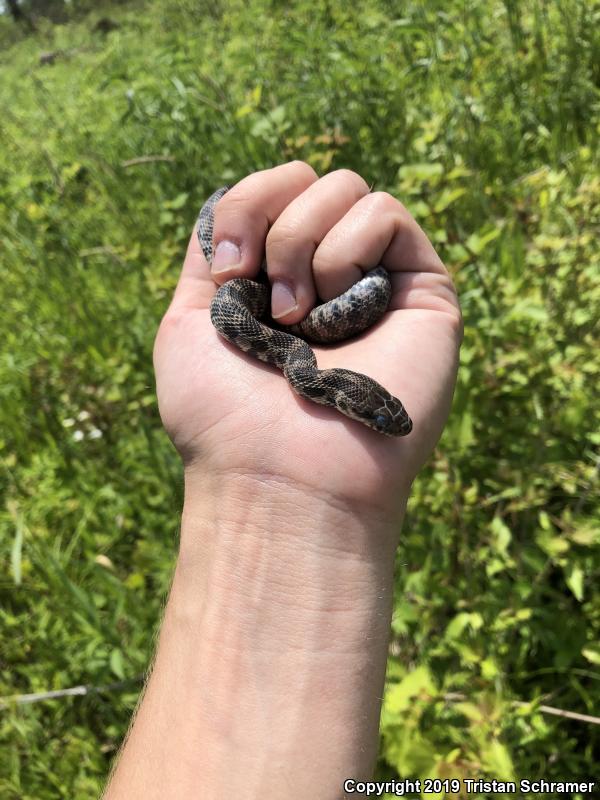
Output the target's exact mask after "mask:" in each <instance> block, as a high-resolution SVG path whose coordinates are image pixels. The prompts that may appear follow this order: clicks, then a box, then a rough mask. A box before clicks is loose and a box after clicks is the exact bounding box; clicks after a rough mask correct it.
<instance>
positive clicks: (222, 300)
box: [197, 186, 412, 436]
mask: <svg viewBox="0 0 600 800" xmlns="http://www.w3.org/2000/svg"><path fill="white" fill-rule="evenodd" d="M228 189H229V187H227V186H224V187H222V188H221V189H218V190H217V191H216V192H214V194H212V195H211V196H210V197H209V199H208V200H207V201H206V203H205V204H204V205H203V206H202V209H201V211H200V215H199V217H198V223H197V232H198V239H199V241H200V246H201V247H202V252H203V253H204V256H205V258H206V260H207V261H208V263H209V264H210V263H211V261H212V256H213V241H212V238H213V223H214V210H215V206H216V204H217V203H218V201H219V200H220V199H221V197H223V195H224V194H225V193H226V192H227V191H228ZM390 295H391V284H390V279H389V275H388V273H387V271H386V270H385V269H384V268H383V267H382V266H379V267H376V268H375V269H373V270H371V271H370V272H368V273H367V274H366V275H365V276H364V277H363V278H362V279H361V280H360V281H358V283H356V284H355V285H354V286H352V287H351V288H350V289H349V290H348V291H347V292H344V294H342V295H340V297H337V298H335V299H334V300H330V301H329V302H327V303H323V304H322V305H320V306H317V307H316V308H314V309H313V310H312V311H311V312H310V313H309V314H308V316H307V317H306V318H305V319H304V320H302V321H301V322H300V323H298V324H297V325H292V326H288V327H287V328H285V329H279V328H274V327H270V326H268V325H265V324H264V323H263V322H261V319H262V318H265V317H267V316H268V309H269V299H270V291H269V286H268V285H267V284H265V283H260V282H258V281H251V280H247V279H246V278H234V279H233V280H230V281H227V283H224V284H223V286H221V287H220V288H219V289H218V290H217V292H216V294H215V296H214V298H213V300H212V303H211V306H210V317H211V321H212V323H213V325H214V326H215V328H216V329H217V331H218V332H219V333H220V334H221V336H223V337H224V338H225V339H227V340H228V341H229V342H231V343H232V344H234V345H236V347H238V348H240V350H243V351H244V352H246V353H250V354H251V355H253V356H255V357H256V358H258V359H260V360H261V361H264V362H266V363H267V364H272V365H273V366H275V367H277V368H278V369H280V370H281V371H282V372H283V374H284V375H285V377H286V378H287V380H288V382H289V384H290V386H291V387H292V389H293V390H294V391H295V392H296V393H297V394H299V395H300V396H301V397H304V398H306V399H308V400H312V401H313V402H315V403H320V404H322V405H325V406H329V407H330V408H336V409H337V410H338V411H340V412H341V413H342V414H345V415H346V416H347V417H350V418H351V419H354V420H357V421H358V422H362V423H363V425H366V426H368V427H369V428H372V429H373V430H375V431H377V432H379V433H383V434H385V435H387V436H405V435H406V434H408V433H410V431H411V430H412V422H411V419H410V417H409V416H408V414H407V413H406V410H405V408H404V406H403V405H402V403H401V402H400V400H398V399H397V398H396V397H394V396H393V395H391V394H390V393H389V392H388V391H387V390H386V389H384V388H383V386H381V385H380V384H379V383H377V382H376V381H374V380H373V379H372V378H368V377H367V376H366V375H362V374H360V373H358V372H352V371H351V370H347V369H326V370H319V369H318V367H317V359H316V357H315V354H314V353H313V351H312V350H311V348H310V346H309V345H308V344H307V342H306V341H304V339H301V338H299V337H300V336H302V337H305V338H306V339H310V341H312V342H318V343H321V344H328V343H332V342H338V341H343V340H345V339H348V338H350V337H351V336H355V335H356V334H357V333H360V332H361V331H363V330H366V329H367V328H369V327H370V326H371V325H373V324H374V323H375V322H376V321H377V320H379V319H380V318H381V317H382V316H383V314H384V313H385V311H386V309H387V307H388V304H389V300H390ZM271 324H273V323H271ZM288 331H289V332H288Z"/></svg>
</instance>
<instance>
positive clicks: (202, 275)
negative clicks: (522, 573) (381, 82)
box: [154, 161, 462, 509]
mask: <svg viewBox="0 0 600 800" xmlns="http://www.w3.org/2000/svg"><path fill="white" fill-rule="evenodd" d="M214 240H215V243H216V244H217V245H218V243H219V242H221V241H223V240H229V241H231V242H233V243H235V244H237V245H238V246H239V247H240V250H241V261H239V263H238V264H237V266H230V267H228V268H225V269H223V270H222V271H219V272H217V270H218V268H219V261H218V259H216V260H215V263H213V269H212V273H211V270H210V268H209V265H208V264H207V263H206V260H205V258H204V256H203V254H202V251H201V249H200V246H199V243H198V240H197V236H196V233H195V232H194V233H193V234H192V237H191V239H190V244H189V247H188V252H187V256H186V259H185V262H184V266H183V271H182V274H181V277H180V280H179V284H178V286H177V290H176V292H175V295H174V297H173V301H172V303H171V305H170V307H169V309H168V311H167V313H166V314H165V316H164V318H163V320H162V323H161V326H160V329H159V332H158V335H157V338H156V344H155V351H154V359H155V368H156V379H157V392H158V399H159V407H160V412H161V417H162V419H163V422H164V424H165V427H166V429H167V432H168V433H169V435H170V437H171V438H172V440H173V442H174V444H175V446H176V447H177V449H178V450H179V452H180V453H181V455H182V457H183V459H184V463H185V465H186V471H188V472H189V471H195V470H198V469H201V470H209V471H210V474H212V475H215V474H216V475H219V474H221V475H230V474H244V475H247V476H251V477H262V478H267V479H273V480H275V481H281V482H283V483H289V482H292V483H293V484H294V485H299V486H302V487H303V488H306V489H307V491H318V492H321V493H326V494H328V495H329V496H333V497H335V498H337V499H341V500H342V501H344V502H346V503H351V504H356V503H358V504H359V505H360V504H361V503H362V504H365V505H369V506H373V505H380V506H382V507H384V508H388V507H389V508H390V509H391V508H392V507H393V504H394V496H395V495H396V494H397V490H398V489H404V490H406V491H407V489H408V487H409V486H410V483H411V482H412V480H413V479H414V476H415V475H416V473H417V471H418V470H419V468H420V467H421V466H422V464H423V462H424V461H425V459H426V458H427V456H428V455H429V453H430V452H431V450H432V449H433V447H434V446H435V444H436V442H437V440H438V438H439V436H440V434H441V431H442V429H443V426H444V424H445V421H446V418H447V415H448V412H449V409H450V404H451V399H452V392H453V388H454V383H455V378H456V371H457V364H458V350H459V346H460V341H461V337H462V323H461V316H460V310H459V306H458V301H457V298H456V293H455V291H454V287H453V284H452V281H451V279H450V277H449V275H448V273H447V271H446V269H445V268H444V265H443V264H442V262H441V261H440V259H439V257H438V256H437V254H436V252H435V250H434V248H433V247H432V245H431V244H430V242H429V241H428V239H427V237H426V236H425V234H424V233H423V231H422V230H421V228H420V227H419V226H418V225H417V223H416V222H415V220H414V219H413V218H412V217H411V216H410V214H409V213H408V211H407V210H406V209H405V208H404V206H403V205H402V204H401V203H400V202H399V201H398V200H396V199H395V198H394V197H392V196H391V195H389V194H387V193H385V192H373V193H370V192H369V187H368V185H367V184H366V182H365V181H364V180H363V179H362V178H361V177H360V176H359V175H357V174H356V173H354V172H350V171H348V170H338V171H337V172H333V173H330V174H328V175H325V176H323V177H322V178H317V176H316V174H315V172H314V171H313V170H312V168H311V167H310V166H308V165H307V164H305V163H303V162H299V161H295V162H291V163H288V164H284V165H281V166H277V167H275V168H273V169H269V170H264V171H262V172H256V173H254V174H252V175H249V176H248V177H246V178H244V179H243V180H241V181H240V182H239V183H238V184H236V185H235V186H234V187H233V188H232V189H231V190H230V191H229V192H228V193H227V195H226V196H225V197H224V198H223V199H222V200H221V201H220V202H219V204H218V206H217V208H216V213H215V226H214ZM265 248H266V259H267V263H268V273H269V280H270V282H271V284H272V285H274V286H273V296H272V305H273V309H272V310H273V315H274V316H277V317H278V320H279V321H280V322H282V323H284V324H292V323H294V322H297V321H299V320H300V319H302V318H303V317H304V316H305V315H306V313H307V312H308V311H309V310H310V308H312V306H313V305H314V304H315V301H316V297H317V295H318V296H319V297H321V298H322V299H324V300H327V299H330V298H332V297H335V296H337V295H339V294H340V293H341V292H343V291H345V290H346V289H347V288H349V287H350V286H351V285H352V284H353V283H355V282H356V281H357V280H358V279H359V278H360V277H361V275H362V273H364V272H365V271H367V270H368V269H370V268H372V267H374V266H375V265H377V264H379V263H383V265H384V266H385V267H386V268H387V270H388V271H389V273H390V275H391V278H392V288H393V293H392V300H391V302H390V307H389V309H388V311H387V312H386V314H385V316H384V318H383V320H382V321H381V322H380V323H378V324H377V325H376V326H375V327H374V328H372V329H371V330H369V331H367V332H366V333H365V334H363V335H361V336H360V337H358V338H356V339H354V340H352V341H350V342H344V343H342V344H340V345H336V346H329V347H326V348H324V347H316V346H314V347H313V350H314V352H315V354H316V356H317V359H318V363H319V368H321V369H327V368H330V367H343V368H346V369H351V370H354V371H356V372H363V373H365V374H366V375H369V376H370V377H372V378H374V379H375V380H377V381H378V382H379V383H381V384H382V385H383V386H384V387H385V388H386V389H388V390H389V391H390V392H391V393H392V394H394V395H396V396H397V397H399V398H400V399H401V400H402V402H403V403H404V405H405V407H406V409H407V411H408V412H409V414H410V416H411V418H412V420H413V423H414V427H413V431H412V432H411V433H410V434H409V435H408V436H407V437H405V438H401V439H390V438H388V437H385V436H382V435H379V434H377V433H375V432H373V431H371V430H369V429H367V428H364V427H363V426H362V425H360V424H359V423H358V422H355V421H352V420H349V419H347V418H346V417H344V416H342V415H341V414H340V413H339V412H337V411H335V410H333V409H328V408H325V407H323V406H318V405H316V404H314V403H311V402H309V401H306V400H303V399H302V398H300V397H298V396H297V395H296V394H294V392H293V391H292V390H291V388H290V386H289V385H288V383H287V381H286V380H285V378H284V377H283V375H282V374H281V372H279V371H278V370H276V369H274V368H272V367H268V366H265V365H264V364H262V363H261V362H259V361H257V360H256V359H254V358H252V357H251V356H246V355H244V354H243V353H242V352H241V351H239V350H237V349H236V348H234V347H232V346H230V345H229V344H227V343H226V342H225V341H224V340H223V339H221V338H220V337H219V336H218V334H217V332H216V331H215V329H214V328H213V326H212V323H211V321H210V316H209V306H210V301H211V299H212V297H213V295H214V293H215V290H216V286H215V281H216V282H217V283H218V284H222V283H224V282H225V281H227V280H229V279H231V278H233V277H247V278H253V277H254V276H256V274H257V273H258V271H259V269H260V264H261V262H262V259H263V255H264V253H265ZM290 290H292V292H293V294H294V295H295V305H296V308H294V309H293V310H291V311H289V312H288V313H282V312H285V311H286V309H287V308H289V307H290V305H294V299H293V298H292V297H291V296H290V294H289V291H290Z"/></svg>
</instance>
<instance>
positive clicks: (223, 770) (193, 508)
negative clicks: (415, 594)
mask: <svg viewBox="0 0 600 800" xmlns="http://www.w3.org/2000/svg"><path fill="white" fill-rule="evenodd" d="M401 505H403V504H401ZM399 525H400V520H398V519H390V518H389V516H388V515H386V514H385V513H384V512H383V511H378V510H377V509H370V510H369V511H368V512H364V511H363V512H362V513H361V512H359V511H358V510H357V509H349V508H347V507H346V506H345V505H344V504H343V503H341V502H335V501H333V500H332V499H331V498H329V497H327V496H321V497H319V496H316V495H315V494H314V492H313V493H309V491H308V490H304V489H302V488H297V487H294V486H291V485H288V484H281V483H278V482H277V481H274V480H265V481H264V482H263V481H257V480H254V479H250V478H248V477H246V476H235V478H233V479H231V481H230V482H226V481H219V480H218V479H216V478H214V477H213V478H212V479H209V478H208V477H207V476H206V475H197V476H193V475H192V476H188V478H187V480H186V498H185V506H184V514H183V520H182V531H181V547H180V554H179V559H178V563H177V568H176V571H175V576H174V580H173V585H172V589H171V593H170V597H169V601H168V603H167V608H166V612H165V618H164V622H163V626H162V630H161V634H160V641H159V647H158V652H157V656H156V661H155V665H154V669H153V672H152V676H151V678H150V681H149V684H148V687H147V690H146V693H145V696H144V699H143V702H142V703H141V706H140V708H139V712H138V714H137V717H136V720H135V723H134V725H133V728H132V731H131V733H130V736H129V739H128V741H127V744H126V746H125V748H124V751H123V753H122V756H121V759H120V762H119V764H118V767H117V769H116V771H115V774H114V776H113V779H112V781H111V784H110V786H109V788H108V790H107V794H106V798H107V800H116V799H117V798H121V797H123V798H125V797H127V798H128V800H129V799H130V798H131V799H134V798H137V797H139V798H142V797H143V798H145V800H147V799H149V798H154V797H156V798H159V797H160V798H168V797H173V798H175V797H176V798H188V797H189V798H196V797H199V796H202V797H206V798H215V800H217V799H219V798H228V797H233V796H240V797H241V796H243V797H245V798H248V800H252V798H255V797H256V798H258V797H260V798H266V799H267V800H270V799H271V798H272V799H273V800H275V799H276V798H277V799H278V798H284V797H286V798H287V797H290V796H293V797H297V798H303V797H306V798H314V797H319V798H323V800H327V799H328V798H331V800H337V799H338V798H340V797H342V796H343V791H342V784H343V780H344V778H347V777H355V778H366V777H369V776H370V774H371V771H372V769H373V766H374V763H375V758H376V753H377V742H378V724H379V711H380V702H381V694H382V689H383V680H384V673H385V664H386V653H387V642H388V636H389V622H390V613H391V594H392V570H393V551H394V547H395V540H396V533H397V530H398V527H399Z"/></svg>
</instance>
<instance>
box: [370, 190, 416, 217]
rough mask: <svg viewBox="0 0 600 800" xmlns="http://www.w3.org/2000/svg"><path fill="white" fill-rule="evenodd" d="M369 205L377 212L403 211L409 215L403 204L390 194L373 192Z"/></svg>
mask: <svg viewBox="0 0 600 800" xmlns="http://www.w3.org/2000/svg"><path fill="white" fill-rule="evenodd" d="M368 197H369V201H368V202H369V204H370V205H371V206H372V207H373V209H374V210H375V211H391V210H393V211H395V212H396V213H397V212H398V210H399V209H400V210H401V211H403V212H405V213H408V212H407V211H406V209H405V208H404V206H403V205H402V203H400V202H399V201H398V200H396V198H395V197H394V196H393V195H392V194H390V193H389V192H383V191H377V192H371V193H370V194H369V196H368Z"/></svg>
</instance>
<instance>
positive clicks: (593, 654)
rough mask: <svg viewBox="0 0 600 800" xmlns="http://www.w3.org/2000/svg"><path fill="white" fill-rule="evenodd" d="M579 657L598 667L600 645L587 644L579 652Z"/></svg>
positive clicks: (599, 664) (599, 662)
mask: <svg viewBox="0 0 600 800" xmlns="http://www.w3.org/2000/svg"><path fill="white" fill-rule="evenodd" d="M581 655H582V656H583V657H584V658H587V660H588V661H589V662H590V664H596V665H598V666H600V643H598V644H588V645H586V647H584V648H583V650H582V651H581Z"/></svg>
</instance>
